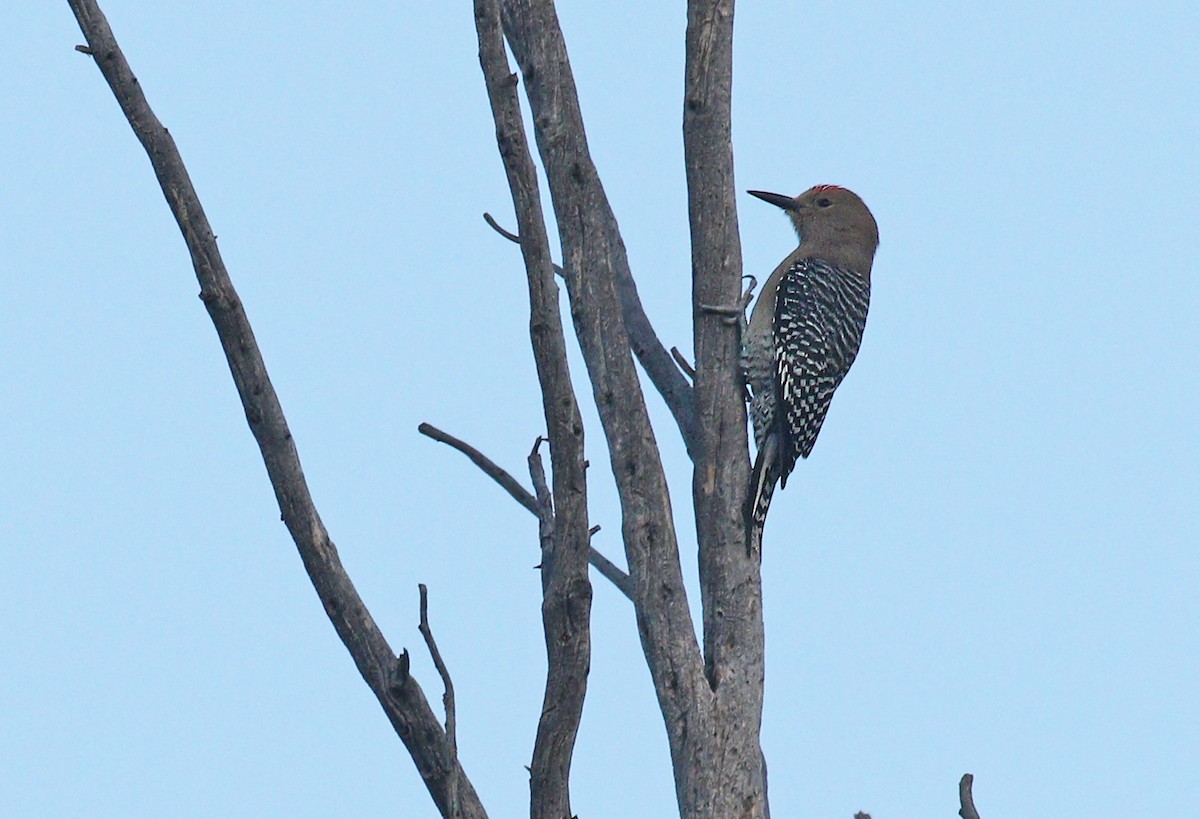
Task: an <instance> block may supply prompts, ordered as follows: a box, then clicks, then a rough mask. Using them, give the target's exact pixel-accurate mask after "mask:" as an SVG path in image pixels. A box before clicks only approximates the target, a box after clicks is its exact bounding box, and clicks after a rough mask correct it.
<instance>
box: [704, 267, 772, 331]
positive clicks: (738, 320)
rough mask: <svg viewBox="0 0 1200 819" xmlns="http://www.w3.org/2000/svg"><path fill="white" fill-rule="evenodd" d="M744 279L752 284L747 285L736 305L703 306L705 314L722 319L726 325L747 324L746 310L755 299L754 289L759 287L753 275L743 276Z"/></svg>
mask: <svg viewBox="0 0 1200 819" xmlns="http://www.w3.org/2000/svg"><path fill="white" fill-rule="evenodd" d="M742 278H743V279H749V280H750V283H749V284H748V285H746V289H745V291H744V292H743V293H742V295H741V297H739V298H738V300H737V303H736V304H702V305H700V309H701V310H703V311H704V312H705V313H713V314H715V315H718V316H720V317H721V321H723V322H725V323H726V324H730V325H732V324H740V325H743V327H744V325H745V323H746V308H747V307H749V306H750V300H751V299H752V298H754V288H755V287H757V286H758V280H757V279H756V278H754V277H753V276H751V275H745V276H742Z"/></svg>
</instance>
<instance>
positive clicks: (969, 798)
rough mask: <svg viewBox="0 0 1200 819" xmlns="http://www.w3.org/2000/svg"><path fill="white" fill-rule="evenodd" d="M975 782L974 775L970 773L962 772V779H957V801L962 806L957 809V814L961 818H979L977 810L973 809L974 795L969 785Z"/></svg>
mask: <svg viewBox="0 0 1200 819" xmlns="http://www.w3.org/2000/svg"><path fill="white" fill-rule="evenodd" d="M974 784H975V777H974V776H972V775H971V774H969V773H968V774H963V776H962V779H960V780H959V781H958V801H959V804H960V805H962V807H960V808H959V810H958V815H959V816H961V817H962V819H979V811H977V810H975V797H974V796H973V795H972V794H971V786H972V785H974Z"/></svg>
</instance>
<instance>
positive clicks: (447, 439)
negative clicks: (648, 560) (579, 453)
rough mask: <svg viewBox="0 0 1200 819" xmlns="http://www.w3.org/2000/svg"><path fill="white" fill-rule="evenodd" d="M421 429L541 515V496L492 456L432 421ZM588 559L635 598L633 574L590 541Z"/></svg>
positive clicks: (623, 590) (617, 585)
mask: <svg viewBox="0 0 1200 819" xmlns="http://www.w3.org/2000/svg"><path fill="white" fill-rule="evenodd" d="M417 431H418V432H420V433H421V434H422V435H424V436H426V437H428V438H432V439H433V440H435V441H438V442H439V443H443V444H446V445H447V446H449V447H452V448H454V449H457V450H458V451H459V452H461V453H462V454H464V455H466V456H467V457H468V458H470V459H471V462H472V463H474V464H475V465H476V466H478V467H479V468H480V469H481V470H483V473H484V474H485V475H487V476H488V477H489V478H491V479H492V480H494V481H495V482H496V483H498V484H500V486H502V487H503V488H504V490H505V491H506V492H508V494H510V495H512V497H513V498H514V499H515V500H516V502H517V503H519V504H521V506H523V507H525V508H526V509H527V510H529V513H530V514H531V515H533V516H534V517H538V501H537V498H536V497H535V496H534V495H533V494H532V493H530V492H529V490H528V489H526V488H525V487H523V486H521V484H520V482H519V481H517V479H516V478H514V477H513V476H512V475H511V474H509V473H508V472H507V471H506V470H505V469H504V468H503V467H501V466H499V465H498V464H496V462H495V461H493V460H492V459H491V458H489V457H487V456H486V455H484V454H483V453H482V452H480V451H479V450H478V449H476V448H475V447H473V446H471V445H470V444H468V443H467V442H466V441H463V440H460V439H458V438H455V437H454V436H453V435H451V434H450V433H448V432H443V431H442V430H440V429H438V428H437V427H435V426H433V425H432V424H425V423H423V424H421V425H420V426H418V427H417ZM598 531H600V527H599V526H594V527H592V529H591V530H589V531H588V534H589V535H595V534H596V532H598ZM588 562H589V563H591V564H592V566H593V567H594V568H595V569H596V571H598V572H600V574H602V575H604V577H606V578H607V579H608V580H609V581H610V582H611V583H612V584H613V585H614V586H616V587H617V588H618V589H619V590H620V591H621V593H622V594H624V595H625V596H626V597H628V598H629V599H630V600H632V599H633V582H632V581H631V580H630V579H629V575H628V574H626V573H625V572H624V571H623V570H622V569H621V568H620V567H619V566H617V564H615V563H613V562H612V561H611V560H609V559H608V558H607V557H605V556H604V555H603V554H601V553H600V552H599V551H597V550H596V549H595V548H594V547H593V546H591V545H590V544H589V546H588Z"/></svg>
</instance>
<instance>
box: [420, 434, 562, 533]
mask: <svg viewBox="0 0 1200 819" xmlns="http://www.w3.org/2000/svg"><path fill="white" fill-rule="evenodd" d="M417 432H419V433H421V434H422V435H424V436H425V437H427V438H432V439H433V440H435V441H437V442H439V443H443V444H446V445H448V446H450V447H453V448H454V449H457V450H458V451H459V452H461V453H462V454H463V455H466V456H467V457H468V458H470V459H471V463H473V464H475V465H476V466H477V467H479V468H480V469H482V470H483V472H484V474H485V475H487V476H488V477H489V478H491V479H492V480H494V481H495V482H496V483H498V484H500V486H501V487H502V488H503V489H504V491H505V492H507V493H508V494H510V495H512V496H513V499H514V500H515V501H516V502H517V503H519V504H521V505H522V506H524V507H525V508H526V509H528V510H529V512H530V513H531V514H533V515H535V516H536V515H537V513H538V502H537V498H536V497H534V496H533V495H532V494H531V493H530V492H529V490H528V489H526V488H525V487H523V486H521V484H520V483H519V482H518V481H517V479H516V478H514V477H513V476H512V475H510V474H508V472H506V471H505V470H504V469H503V468H502V467H500V466H498V465H497V464H496V462H495V461H493V460H492V459H491V458H489V457H488V456H486V455H484V454H483V453H482V452H480V451H479V450H478V449H476V448H475V447H473V446H471V445H470V444H468V443H467V442H466V441H463V440H460V439H458V438H455V437H454V436H453V435H450V434H449V433H447V432H442V431H441V430H440V429H438V428H437V427H435V426H434V425H433V424H426V423H422V424H421V425H420V426H418V427H417Z"/></svg>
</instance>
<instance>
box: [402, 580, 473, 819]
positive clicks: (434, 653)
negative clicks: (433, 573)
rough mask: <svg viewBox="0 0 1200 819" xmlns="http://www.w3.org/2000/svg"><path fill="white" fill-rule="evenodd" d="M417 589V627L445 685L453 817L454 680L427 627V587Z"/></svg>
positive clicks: (455, 792)
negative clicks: (419, 610)
mask: <svg viewBox="0 0 1200 819" xmlns="http://www.w3.org/2000/svg"><path fill="white" fill-rule="evenodd" d="M417 590H418V591H419V592H420V594H421V621H420V623H419V625H418V626H417V629H418V630H419V631H420V632H421V636H422V637H424V638H425V646H426V647H427V648H428V649H429V656H430V657H432V658H433V667H434V668H436V669H437V673H438V676H440V677H441V678H442V685H443V686H445V693H444V694H442V704H443V705H444V706H445V708H446V743H447V745H448V749H449V752H450V759H449V760H447V762H448V764H449V768H450V781H449V783H448V790H449V792H450V798H449V802H450V817H451V819H453V817H458V816H459V815H461V813H462V811H461V809H460V808H459V804H458V738H457V732H456V730H455V716H454V682H453V680H451V679H450V669H448V668H446V663H445V661H444V660H442V653H441V652H440V651H438V647H437V640H435V639H433V630H432V629H431V628H429V589H427V588H426V587H425V584H424V583H419V584H417ZM406 665H407V664H406Z"/></svg>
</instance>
